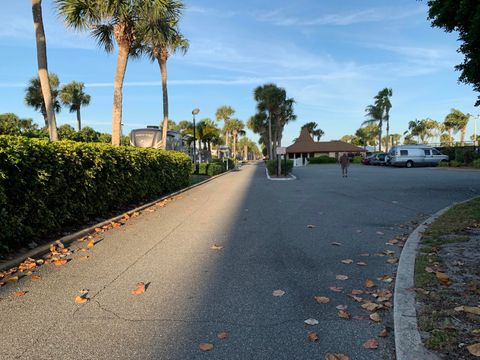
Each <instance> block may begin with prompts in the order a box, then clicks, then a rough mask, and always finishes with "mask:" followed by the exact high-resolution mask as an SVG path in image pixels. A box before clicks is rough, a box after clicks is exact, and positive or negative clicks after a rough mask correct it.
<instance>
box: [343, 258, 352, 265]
mask: <svg viewBox="0 0 480 360" xmlns="http://www.w3.org/2000/svg"><path fill="white" fill-rule="evenodd" d="M342 263H344V264H347V265H350V264H353V260H352V259H345V260H342Z"/></svg>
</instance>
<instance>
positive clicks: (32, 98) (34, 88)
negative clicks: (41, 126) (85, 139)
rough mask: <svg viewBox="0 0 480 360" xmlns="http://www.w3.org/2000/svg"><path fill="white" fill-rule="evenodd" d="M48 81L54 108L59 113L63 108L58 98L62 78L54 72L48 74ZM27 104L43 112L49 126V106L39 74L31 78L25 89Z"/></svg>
mask: <svg viewBox="0 0 480 360" xmlns="http://www.w3.org/2000/svg"><path fill="white" fill-rule="evenodd" d="M48 83H49V86H50V94H51V99H52V102H53V110H54V112H55V113H57V114H58V113H59V112H60V110H61V109H62V106H61V105H60V101H59V100H58V86H59V85H60V80H59V79H58V76H57V75H56V74H54V73H50V74H48ZM25 104H27V105H28V106H31V107H33V109H34V110H36V111H38V112H40V113H41V114H42V117H43V120H44V122H45V127H46V128H48V126H49V125H48V113H47V106H46V105H45V101H44V98H43V93H42V85H41V83H40V78H39V77H38V76H36V77H34V78H32V79H30V81H29V82H28V86H27V88H26V89H25Z"/></svg>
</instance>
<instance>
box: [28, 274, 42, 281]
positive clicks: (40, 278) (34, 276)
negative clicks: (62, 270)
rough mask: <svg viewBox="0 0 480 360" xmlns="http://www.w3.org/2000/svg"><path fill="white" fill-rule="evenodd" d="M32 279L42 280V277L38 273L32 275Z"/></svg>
mask: <svg viewBox="0 0 480 360" xmlns="http://www.w3.org/2000/svg"><path fill="white" fill-rule="evenodd" d="M30 279H32V281H40V280H42V277H41V276H38V275H32V276H30Z"/></svg>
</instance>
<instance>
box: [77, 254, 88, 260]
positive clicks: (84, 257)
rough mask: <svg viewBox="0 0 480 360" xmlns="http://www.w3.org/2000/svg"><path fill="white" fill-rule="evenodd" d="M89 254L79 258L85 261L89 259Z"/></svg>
mask: <svg viewBox="0 0 480 360" xmlns="http://www.w3.org/2000/svg"><path fill="white" fill-rule="evenodd" d="M88 258H89V256H88V255H83V256H80V257H79V259H80V260H81V261H85V260H88Z"/></svg>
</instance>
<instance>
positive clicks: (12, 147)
mask: <svg viewBox="0 0 480 360" xmlns="http://www.w3.org/2000/svg"><path fill="white" fill-rule="evenodd" d="M190 171H191V161H190V158H189V157H188V156H187V155H186V154H183V153H179V152H173V151H162V150H154V149H140V148H135V147H114V146H111V145H107V144H100V143H76V142H71V141H60V142H49V141H48V140H44V139H29V138H26V137H15V136H0V229H2V231H1V232H0V247H1V246H3V247H9V248H14V247H18V246H24V245H25V244H28V243H29V242H30V241H31V240H33V239H36V238H40V237H42V236H45V235H47V234H50V233H52V232H56V231H59V230H60V229H61V228H62V227H64V226H69V225H75V224H81V223H85V221H87V220H88V219H91V218H94V217H95V216H99V215H101V214H105V213H106V212H108V211H110V210H115V209H118V208H120V207H123V206H126V205H129V204H131V203H134V202H138V201H141V200H149V199H153V198H154V197H157V196H159V195H162V194H165V193H169V192H172V191H175V190H178V189H180V188H183V187H185V186H188V184H189V176H190Z"/></svg>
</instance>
